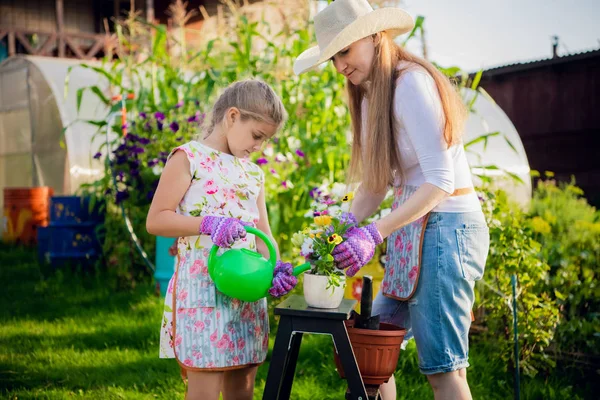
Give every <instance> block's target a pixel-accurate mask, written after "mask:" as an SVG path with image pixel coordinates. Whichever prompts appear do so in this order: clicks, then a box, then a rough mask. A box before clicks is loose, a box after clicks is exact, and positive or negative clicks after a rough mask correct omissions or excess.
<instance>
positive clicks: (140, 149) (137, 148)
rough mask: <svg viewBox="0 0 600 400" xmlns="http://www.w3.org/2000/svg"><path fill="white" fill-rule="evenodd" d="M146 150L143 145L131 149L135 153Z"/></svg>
mask: <svg viewBox="0 0 600 400" xmlns="http://www.w3.org/2000/svg"><path fill="white" fill-rule="evenodd" d="M145 151H146V150H144V149H143V148H142V147H137V146H136V147H134V148H133V149H131V152H132V153H133V154H142V153H143V152H145Z"/></svg>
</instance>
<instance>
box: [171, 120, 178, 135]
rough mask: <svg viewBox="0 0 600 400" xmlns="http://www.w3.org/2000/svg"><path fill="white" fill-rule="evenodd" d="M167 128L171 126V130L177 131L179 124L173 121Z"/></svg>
mask: <svg viewBox="0 0 600 400" xmlns="http://www.w3.org/2000/svg"><path fill="white" fill-rule="evenodd" d="M169 128H171V130H172V131H173V132H177V131H178V130H179V124H178V123H177V122H175V121H173V122H171V124H170V125H169Z"/></svg>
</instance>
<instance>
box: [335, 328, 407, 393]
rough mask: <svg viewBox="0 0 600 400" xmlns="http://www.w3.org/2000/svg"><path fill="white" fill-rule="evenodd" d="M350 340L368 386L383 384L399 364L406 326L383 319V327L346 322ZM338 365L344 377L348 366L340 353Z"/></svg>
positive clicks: (361, 373) (337, 358)
mask: <svg viewBox="0 0 600 400" xmlns="http://www.w3.org/2000/svg"><path fill="white" fill-rule="evenodd" d="M345 323H346V329H348V336H350V343H351V344H352V349H353V350H354V356H355V357H356V362H357V363H358V369H359V371H360V375H361V376H362V378H363V381H364V383H365V385H381V384H382V383H385V382H387V381H388V380H389V379H390V377H391V376H392V374H393V373H394V371H395V370H396V365H397V364H398V357H399V356H400V345H401V344H402V341H403V340H404V335H406V329H404V328H400V327H398V326H396V325H392V324H387V323H385V322H382V323H381V325H380V328H379V330H376V331H375V330H370V329H358V328H354V321H353V320H349V321H346V322H345ZM334 358H335V365H336V366H337V370H338V373H339V374H340V377H342V379H345V378H346V377H345V376H344V369H343V368H342V364H341V362H340V360H339V357H338V355H337V353H335V354H334Z"/></svg>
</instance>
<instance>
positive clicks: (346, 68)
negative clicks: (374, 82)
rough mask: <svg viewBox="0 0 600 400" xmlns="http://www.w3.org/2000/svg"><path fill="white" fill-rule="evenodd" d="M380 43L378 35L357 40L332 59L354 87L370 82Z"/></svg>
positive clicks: (338, 70) (336, 67) (334, 64)
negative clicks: (377, 47)
mask: <svg viewBox="0 0 600 400" xmlns="http://www.w3.org/2000/svg"><path fill="white" fill-rule="evenodd" d="M378 42H379V36H378V35H373V36H367V37H366V38H363V39H360V40H357V41H356V42H354V43H352V44H351V45H350V46H348V47H346V48H345V49H342V50H341V51H340V52H338V53H337V54H336V55H334V56H333V57H331V61H333V66H334V67H335V69H336V70H337V72H339V73H340V74H342V75H344V76H345V77H346V78H347V79H348V80H349V81H350V82H352V84H353V85H356V86H358V85H360V84H361V83H363V82H365V81H367V80H369V77H370V75H371V70H372V69H373V60H374V59H375V46H376V45H377V43H378Z"/></svg>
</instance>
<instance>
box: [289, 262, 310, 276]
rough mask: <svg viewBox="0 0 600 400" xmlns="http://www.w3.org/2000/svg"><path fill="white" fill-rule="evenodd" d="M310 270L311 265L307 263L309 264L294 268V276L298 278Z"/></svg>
mask: <svg viewBox="0 0 600 400" xmlns="http://www.w3.org/2000/svg"><path fill="white" fill-rule="evenodd" d="M309 269H310V263H308V262H307V263H304V264H301V265H298V266H297V267H294V272H293V274H294V276H298V275H300V274H301V273H303V272H306V271H308V270H309Z"/></svg>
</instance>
